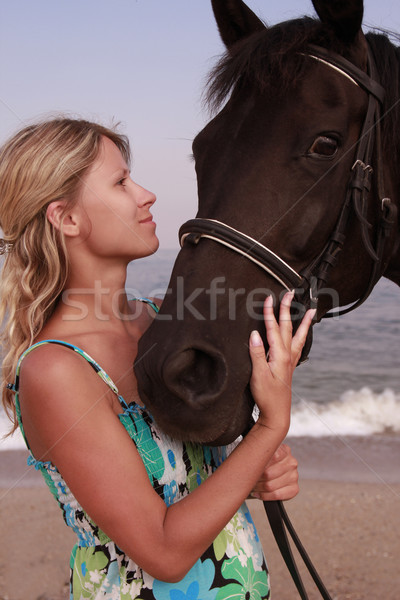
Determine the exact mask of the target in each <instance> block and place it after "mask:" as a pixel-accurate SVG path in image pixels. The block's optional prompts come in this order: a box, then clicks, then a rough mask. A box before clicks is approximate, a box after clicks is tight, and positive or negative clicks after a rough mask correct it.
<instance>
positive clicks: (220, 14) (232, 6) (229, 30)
mask: <svg viewBox="0 0 400 600" xmlns="http://www.w3.org/2000/svg"><path fill="white" fill-rule="evenodd" d="M211 4H212V8H213V11H214V16H215V20H216V21H217V25H218V29H219V33H220V36H221V39H222V41H223V42H224V44H225V46H226V47H227V48H228V49H229V48H230V47H231V46H233V44H235V43H236V42H238V41H239V40H241V39H242V38H245V37H247V36H249V35H251V34H252V33H254V32H255V31H261V30H262V29H265V25H264V23H263V22H262V21H261V20H260V19H259V18H258V17H257V16H256V15H255V14H254V13H253V11H252V10H250V8H249V7H248V6H247V5H246V4H245V3H244V2H242V0H211Z"/></svg>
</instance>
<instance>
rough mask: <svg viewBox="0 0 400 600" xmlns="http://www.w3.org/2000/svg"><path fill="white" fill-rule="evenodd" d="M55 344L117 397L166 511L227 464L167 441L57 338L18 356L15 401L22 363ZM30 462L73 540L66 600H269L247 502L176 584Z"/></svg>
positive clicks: (57, 478) (44, 465)
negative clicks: (144, 563)
mask: <svg viewBox="0 0 400 600" xmlns="http://www.w3.org/2000/svg"><path fill="white" fill-rule="evenodd" d="M48 343H56V344H61V345H63V346H66V347H68V348H70V349H71V350H73V351H74V352H77V353H78V354H80V355H81V356H82V357H83V358H84V359H85V360H86V361H87V362H88V363H89V364H90V365H91V366H92V368H93V369H94V370H95V371H96V372H97V373H98V375H99V376H100V377H101V378H102V379H103V380H104V381H105V383H106V384H107V385H108V386H109V387H110V388H111V389H112V390H113V391H114V392H115V394H117V396H118V399H119V401H120V403H121V406H122V408H123V413H122V414H120V415H119V419H120V421H121V423H122V425H123V426H124V428H125V429H126V431H127V432H128V434H129V436H130V437H131V439H132V441H133V443H134V444H135V446H136V448H137V450H138V452H139V454H140V456H141V458H142V460H143V463H144V465H145V467H146V471H147V474H148V476H149V479H150V482H151V483H152V485H153V488H154V489H155V491H156V492H157V494H159V495H160V497H161V498H162V499H163V500H164V502H165V503H166V504H167V506H169V505H171V504H173V503H175V502H178V501H179V500H180V499H181V498H183V497H184V496H186V495H187V494H189V493H190V492H192V491H193V490H194V489H196V488H197V487H198V486H199V485H200V484H201V482H202V481H204V480H205V479H206V478H207V477H208V476H209V475H211V473H213V471H215V469H216V468H217V467H218V466H219V465H220V464H221V463H222V462H223V461H224V460H225V458H226V457H227V455H228V454H229V452H230V451H231V450H232V446H231V447H209V446H201V445H199V444H191V443H183V442H180V441H177V440H173V439H171V438H170V437H168V436H167V435H165V434H164V433H163V432H162V431H161V430H160V429H159V428H158V427H157V424H156V423H155V422H154V420H153V419H152V417H151V414H150V413H149V412H148V411H147V410H146V409H145V408H143V407H140V406H138V405H137V404H135V403H132V404H129V405H128V404H127V403H126V402H125V400H124V399H123V398H122V396H120V395H119V394H118V389H117V387H116V385H115V384H114V383H113V381H112V380H111V378H110V377H109V376H108V375H107V373H106V372H105V371H104V370H103V369H102V368H101V367H100V366H99V365H98V364H97V363H96V361H94V360H93V359H92V358H91V357H90V356H89V355H88V354H87V353H86V352H84V351H83V350H81V349H80V348H78V347H76V346H73V345H72V344H68V343H66V342H62V341H60V340H45V341H42V342H38V343H37V344H34V345H33V346H31V347H30V348H28V349H27V350H26V351H25V352H24V354H23V355H22V356H21V358H20V360H19V363H18V367H17V373H16V378H15V382H14V385H13V386H12V387H13V389H14V391H15V392H16V396H15V402H16V409H17V417H18V422H19V427H20V429H21V432H22V434H23V436H24V439H25V442H26V445H27V447H28V449H29V445H28V442H27V440H26V438H25V434H24V429H23V424H22V420H21V411H20V406H19V399H18V384H19V371H20V365H21V362H22V360H23V358H24V357H25V356H26V355H27V354H28V353H29V352H31V351H32V350H34V349H35V348H37V347H38V346H40V345H42V344H48ZM28 464H29V465H33V466H34V467H35V469H37V470H39V471H40V472H41V473H42V475H43V477H44V479H45V481H46V484H47V485H48V487H49V489H50V491H51V493H52V494H53V496H54V498H55V499H56V501H57V502H58V504H59V506H60V508H61V510H62V512H63V517H64V521H65V523H66V524H67V525H68V526H69V527H71V528H72V529H73V530H74V532H75V533H76V535H77V538H78V539H77V543H76V544H75V546H74V548H73V550H72V553H71V560H70V567H71V576H70V600H87V599H90V600H100V599H102V600H133V599H137V600H228V599H229V600H265V599H267V598H270V588H269V576H268V570H267V566H266V562H265V558H264V554H263V551H262V547H261V543H260V540H259V538H258V535H257V531H256V529H255V526H254V523H253V520H252V518H251V516H250V513H249V510H248V508H247V506H246V504H245V503H244V504H243V505H242V506H241V507H240V509H239V510H238V512H237V513H236V514H235V516H234V517H233V518H232V519H231V521H230V522H229V523H228V524H227V525H226V527H224V529H223V530H222V531H221V533H220V534H219V535H218V537H217V538H216V539H215V540H214V542H213V544H212V545H211V546H210V547H209V548H208V549H207V550H206V552H205V553H204V554H203V555H202V556H201V557H200V558H199V560H198V561H197V562H196V564H195V565H194V566H193V567H192V568H191V569H190V571H189V572H188V573H187V575H186V576H185V577H184V578H183V579H182V580H181V581H179V582H178V583H166V582H162V581H158V580H157V579H154V578H153V577H151V576H150V575H149V574H148V573H146V572H144V571H143V570H142V569H141V568H140V567H139V566H138V565H137V564H136V563H134V562H133V561H132V560H131V559H130V558H129V556H127V555H126V554H124V552H123V551H122V550H121V549H120V548H118V546H117V545H116V544H115V543H114V542H113V541H112V540H111V539H110V538H109V537H108V536H107V535H106V534H105V533H104V532H103V531H101V529H100V528H99V527H98V526H97V525H96V524H95V523H94V522H93V521H92V520H91V518H90V516H89V515H88V514H87V513H86V512H85V511H84V510H83V508H82V507H81V506H80V504H79V502H78V501H77V500H76V498H75V497H74V496H73V494H72V493H71V491H70V489H69V488H68V486H67V484H66V483H65V481H64V479H63V477H62V475H61V473H60V472H59V471H58V470H57V468H56V467H55V466H54V465H53V464H52V463H50V462H43V461H39V460H36V459H35V457H34V456H33V455H32V453H30V456H29V458H28Z"/></svg>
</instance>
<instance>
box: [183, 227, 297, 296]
mask: <svg viewBox="0 0 400 600" xmlns="http://www.w3.org/2000/svg"><path fill="white" fill-rule="evenodd" d="M201 238H207V239H209V240H214V241H215V242H218V243H219V244H222V245H223V246H226V247H227V248H230V249H231V250H234V251H235V252H238V253H239V254H242V255H243V256H245V257H246V258H247V259H248V260H250V261H251V262H253V263H255V264H256V265H257V266H258V267H260V268H261V269H263V270H264V271H266V272H267V273H268V274H269V275H271V277H273V278H274V279H276V280H277V281H278V282H279V283H280V284H281V285H282V287H284V288H285V289H287V290H288V291H291V290H293V289H295V288H296V287H298V286H299V285H300V284H301V282H302V280H303V279H302V277H301V276H300V275H299V274H298V273H296V271H295V270H294V269H292V267H291V266H290V265H288V264H287V263H286V262H285V261H284V260H282V258H280V257H279V256H277V254H275V253H274V252H272V250H270V249H269V248H267V247H266V246H263V244H261V243H260V242H258V241H257V240H255V239H254V238H252V237H250V236H249V235H246V234H245V233H242V232H241V231H238V230H237V229H234V228H233V227H230V226H229V225H226V224H225V223H221V222H220V221H217V220H215V219H200V218H197V219H190V220H189V221H187V222H186V223H184V224H183V225H182V227H181V228H180V230H179V240H180V244H181V246H183V244H184V243H185V242H190V243H192V244H198V242H199V241H200V239H201Z"/></svg>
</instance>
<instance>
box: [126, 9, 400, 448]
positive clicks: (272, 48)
mask: <svg viewBox="0 0 400 600" xmlns="http://www.w3.org/2000/svg"><path fill="white" fill-rule="evenodd" d="M313 5H314V8H315V11H316V13H317V16H316V17H314V18H312V17H302V18H298V19H294V20H290V21H285V22H282V23H279V24H277V25H274V26H272V27H268V26H267V25H266V24H265V23H264V22H263V21H262V20H261V19H260V18H259V17H258V16H256V15H255V13H254V12H253V11H252V10H251V9H250V8H249V7H248V6H247V5H246V4H245V3H244V2H243V1H242V0H212V8H213V11H214V16H215V19H216V23H217V26H218V29H219V33H220V36H221V38H222V41H223V42H224V44H225V46H226V53H225V54H224V56H223V57H222V58H221V60H220V61H219V62H218V63H217V65H216V66H215V68H214V69H213V71H212V73H211V75H210V79H209V84H208V88H207V92H206V94H207V100H208V102H209V104H210V106H211V109H212V111H213V113H212V118H211V120H210V121H209V122H208V124H207V125H206V126H205V127H204V129H203V130H202V131H200V133H199V134H198V135H197V136H196V138H195V139H194V141H193V155H194V159H195V169H196V175H197V181H198V213H197V215H196V218H195V219H191V220H190V221H188V222H187V223H185V224H184V225H183V226H182V227H181V230H180V237H181V244H182V248H181V250H180V252H179V254H178V256H177V259H176V261H175V264H174V267H173V271H172V275H171V279H170V282H169V285H168V291H167V294H166V297H165V299H164V300H163V303H162V307H161V310H160V312H159V315H158V316H157V318H156V319H155V321H154V323H153V324H152V325H151V326H150V328H149V329H148V330H147V331H146V333H145V334H144V335H143V337H142V338H141V340H140V342H139V347H138V357H137V359H136V361H135V372H136V376H137V380H138V389H139V394H140V396H141V398H142V399H143V401H144V402H145V404H146V406H147V407H148V408H149V409H150V411H151V413H152V415H153V416H154V418H155V420H156V421H158V423H159V425H160V426H161V427H162V428H163V429H164V430H165V431H166V432H167V433H168V434H170V435H171V436H173V437H176V438H179V439H184V440H186V441H193V442H199V443H206V444H209V445H222V444H228V443H231V442H233V441H234V440H235V439H236V438H237V437H238V436H240V435H241V434H243V433H244V432H246V431H248V428H249V427H250V424H251V419H252V413H253V409H254V401H253V399H252V397H251V393H250V390H249V379H250V374H251V363H250V358H249V352H248V339H249V334H250V331H251V330H253V329H258V330H259V331H260V333H261V335H262V337H263V339H264V343H265V344H266V340H265V331H264V326H263V320H262V308H261V307H262V303H263V299H264V298H265V297H266V295H267V294H271V295H272V296H273V298H274V301H275V308H276V311H278V307H279V303H280V301H281V299H282V296H283V294H284V293H285V292H286V290H290V289H294V290H295V298H294V302H293V310H292V322H293V327H294V329H295V328H296V327H297V326H298V323H299V320H300V318H301V316H302V315H303V314H304V311H305V310H306V309H307V308H308V307H309V306H315V307H316V308H317V313H316V317H315V323H314V324H316V323H318V322H320V321H321V319H322V318H324V317H326V316H329V315H332V314H344V313H345V312H347V311H349V310H351V309H354V308H357V306H359V305H360V304H361V303H362V302H363V301H364V300H365V298H366V297H368V295H369V293H370V292H371V290H372V289H373V287H374V286H375V284H376V283H377V281H378V280H379V279H380V278H381V277H386V278H388V279H390V280H391V281H393V282H395V283H396V284H397V285H399V284H400V244H399V242H400V235H399V221H398V210H397V209H398V204H399V194H400V185H399V183H400V181H399V179H400V172H399V168H400V156H399V154H400V147H399V141H398V131H399V118H400V108H399V102H400V100H399V98H400V96H399V85H400V80H399V74H400V62H399V49H398V48H397V47H396V46H395V44H394V43H393V42H392V41H391V40H390V38H389V36H388V35H386V34H384V33H382V32H376V31H375V32H368V33H366V34H364V33H363V31H362V18H363V2H362V0H348V1H347V2H345V3H343V2H339V1H335V0H313ZM332 311H333V312H332ZM311 343H312V336H311V335H310V337H309V340H308V343H307V344H306V345H307V348H306V349H305V351H304V354H305V355H306V354H308V352H309V349H310V346H311Z"/></svg>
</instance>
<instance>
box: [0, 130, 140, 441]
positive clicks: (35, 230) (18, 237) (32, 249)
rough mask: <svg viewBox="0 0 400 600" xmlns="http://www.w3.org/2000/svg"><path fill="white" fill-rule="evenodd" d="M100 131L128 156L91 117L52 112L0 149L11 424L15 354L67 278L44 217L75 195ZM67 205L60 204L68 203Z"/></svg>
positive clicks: (60, 246) (61, 246) (3, 317)
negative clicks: (52, 207) (53, 206)
mask: <svg viewBox="0 0 400 600" xmlns="http://www.w3.org/2000/svg"><path fill="white" fill-rule="evenodd" d="M102 136H106V137H108V138H109V139H111V141H113V142H114V143H115V144H116V145H117V147H118V148H119V150H120V151H121V153H122V155H123V157H124V158H125V160H126V162H127V163H128V164H129V161H130V150H129V143H128V141H127V139H126V138H125V137H124V136H122V135H120V134H118V133H116V132H115V131H112V130H111V129H107V128H105V127H103V126H101V125H98V124H97V123H91V122H88V121H85V120H79V119H69V118H55V119H52V120H48V121H45V122H41V123H38V124H34V125H31V126H28V127H25V128H24V129H22V130H21V131H19V132H18V133H17V134H16V135H14V136H13V137H12V138H11V139H10V140H9V141H8V142H6V143H5V144H4V145H3V146H2V147H1V148H0V226H1V228H2V230H3V237H4V242H5V243H6V244H9V246H7V248H10V250H9V251H8V252H7V254H6V258H5V260H4V265H3V269H2V275H1V280H0V323H1V324H2V331H1V334H0V340H1V346H2V357H3V365H2V378H1V379H2V381H1V383H2V399H3V405H4V408H5V410H6V413H7V414H8V416H9V417H10V419H11V421H12V422H13V425H14V426H13V429H12V431H14V430H15V429H16V427H17V424H16V419H15V407H14V398H13V395H14V394H13V392H12V391H11V390H9V389H8V388H7V383H9V382H12V381H13V380H14V377H15V369H16V366H17V362H18V358H19V356H20V355H21V354H22V352H23V351H24V350H26V349H27V348H28V347H29V346H30V345H31V344H32V342H33V340H34V338H35V337H37V335H38V334H39V333H40V331H41V329H42V328H43V326H44V324H45V323H46V322H47V321H48V319H49V317H50V316H51V314H52V313H53V311H54V309H55V307H56V304H57V300H58V298H59V296H60V294H61V292H62V290H63V287H64V285H65V283H66V279H67V276H68V261H67V255H66V249H65V243H64V239H63V235H62V232H60V231H59V230H58V229H56V228H55V227H53V226H52V225H51V223H50V222H49V221H48V219H47V217H46V209H47V206H48V205H49V204H50V202H53V201H54V200H59V199H61V198H62V199H64V200H67V203H66V204H67V207H68V206H71V203H73V202H75V201H76V198H77V192H78V190H79V187H80V185H81V180H82V177H83V176H84V174H85V172H86V171H87V170H88V169H89V168H90V167H91V166H92V165H93V163H94V161H95V160H96V158H97V157H98V154H99V151H100V144H101V138H102ZM67 207H66V208H67Z"/></svg>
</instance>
